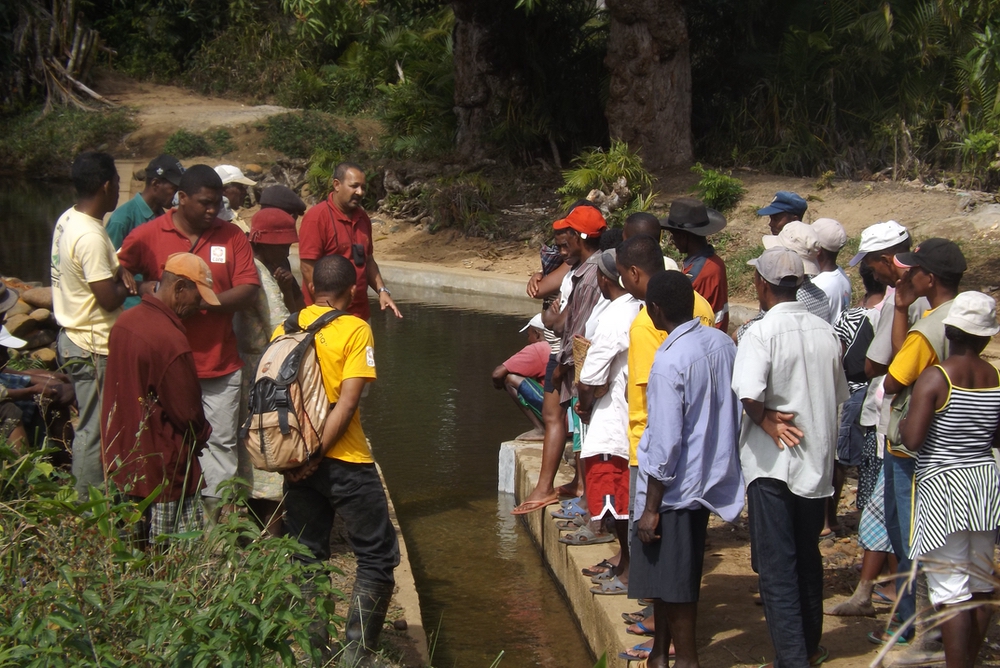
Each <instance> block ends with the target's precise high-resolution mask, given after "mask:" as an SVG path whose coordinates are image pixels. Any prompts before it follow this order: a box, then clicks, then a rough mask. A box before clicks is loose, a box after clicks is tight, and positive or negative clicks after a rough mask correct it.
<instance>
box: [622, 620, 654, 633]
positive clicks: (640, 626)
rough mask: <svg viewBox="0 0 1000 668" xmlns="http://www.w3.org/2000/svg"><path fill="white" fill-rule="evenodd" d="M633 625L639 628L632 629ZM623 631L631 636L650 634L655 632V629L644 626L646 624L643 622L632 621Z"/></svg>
mask: <svg viewBox="0 0 1000 668" xmlns="http://www.w3.org/2000/svg"><path fill="white" fill-rule="evenodd" d="M633 626H634V627H636V628H638V629H639V630H638V631H633V630H632V627H633ZM625 633H628V634H629V635H633V636H651V635H653V634H654V633H655V631H654V630H653V629H650V628H646V625H645V624H643V623H642V622H634V623H632V624H629V625H628V628H627V629H625Z"/></svg>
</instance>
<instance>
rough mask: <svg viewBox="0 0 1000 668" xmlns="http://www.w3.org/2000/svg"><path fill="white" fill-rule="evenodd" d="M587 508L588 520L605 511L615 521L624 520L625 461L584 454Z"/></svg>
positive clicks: (626, 496)
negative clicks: (588, 512)
mask: <svg viewBox="0 0 1000 668" xmlns="http://www.w3.org/2000/svg"><path fill="white" fill-rule="evenodd" d="M583 462H584V466H585V467H586V471H587V479H586V483H587V485H586V489H587V510H589V511H590V517H591V519H595V520H596V519H600V518H602V517H604V514H605V513H609V512H610V513H611V515H612V516H613V517H614V518H615V519H617V520H627V519H628V460H627V459H625V458H623V457H615V456H613V455H594V456H593V457H586V458H585V459H584V460H583Z"/></svg>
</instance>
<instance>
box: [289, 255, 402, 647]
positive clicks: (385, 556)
mask: <svg viewBox="0 0 1000 668" xmlns="http://www.w3.org/2000/svg"><path fill="white" fill-rule="evenodd" d="M356 283H357V275H356V272H355V270H354V265H353V264H351V261H350V260H348V259H347V258H345V257H343V256H340V255H328V256H326V257H324V258H321V259H319V260H317V261H316V266H315V267H314V269H313V275H312V281H311V282H310V284H309V286H308V287H309V290H310V292H311V293H312V294H313V295H314V303H313V305H312V306H309V307H307V308H306V309H304V310H303V311H300V312H299V325H301V326H302V327H306V326H308V325H309V324H310V323H312V322H313V321H314V320H316V319H317V318H319V317H320V316H321V315H323V314H324V313H327V312H329V311H330V310H332V309H338V310H341V311H346V310H347V308H348V307H349V306H350V305H351V303H352V302H353V300H354V292H355V290H356V287H355V286H356ZM283 331H284V328H283V327H278V329H277V330H275V336H278V335H280V334H282V333H283ZM315 342H316V356H317V359H318V360H319V365H320V369H321V371H322V374H323V385H324V387H325V389H326V394H327V397H328V398H329V399H330V403H331V404H332V405H333V408H332V410H331V411H330V414H329V415H328V416H327V418H326V422H324V423H323V429H322V446H321V447H322V452H321V453H320V454H321V455H322V456H320V457H314V458H313V459H310V460H309V461H308V462H307V463H305V464H303V465H302V466H300V467H299V468H297V469H293V470H291V471H288V472H286V473H285V481H286V484H285V527H286V531H287V533H288V535H290V536H294V537H295V538H297V539H298V540H299V542H301V543H302V544H303V545H305V546H306V547H307V548H309V551H310V552H311V554H310V555H302V556H301V557H300V558H301V559H302V560H303V561H306V562H316V561H325V560H326V559H328V558H329V557H330V530H331V529H332V528H333V517H334V513H335V512H336V513H339V514H340V516H341V517H342V518H343V519H344V524H345V525H346V527H347V535H348V538H349V539H350V544H351V547H352V549H353V550H354V554H355V556H356V557H357V560H358V568H357V578H356V580H355V583H354V592H353V594H352V596H351V604H350V608H349V609H348V612H347V622H346V625H345V630H344V641H343V642H344V646H343V649H342V650H341V653H340V659H339V661H338V663H341V664H343V665H347V666H354V665H358V664H359V663H360V662H361V661H362V660H363V659H364V658H365V657H366V656H368V655H369V654H371V652H372V649H373V648H374V647H376V646H377V645H378V638H379V633H380V632H381V630H382V623H383V622H384V621H385V613H386V610H387V609H388V607H389V599H390V598H391V597H392V590H393V586H394V584H395V579H394V577H393V570H394V569H395V568H396V566H397V565H398V564H399V545H398V543H397V542H396V531H395V529H394V528H393V526H392V522H391V521H390V519H389V507H388V504H387V502H386V499H385V492H384V490H383V489H382V481H381V479H380V478H379V475H378V471H377V470H376V468H375V462H374V460H373V459H372V454H371V450H370V449H369V447H368V442H367V440H366V439H365V434H364V431H362V429H361V419H360V417H359V414H358V404H359V402H360V401H361V392H362V390H364V388H365V385H366V384H367V383H369V382H371V381H373V380H375V352H374V348H373V342H372V330H371V327H369V325H368V323H367V322H365V321H364V320H362V319H361V318H358V317H356V316H353V315H349V314H347V313H345V314H344V315H342V316H340V317H339V318H337V319H335V320H334V321H333V322H331V323H330V324H329V325H327V326H326V327H324V328H323V329H321V330H320V331H319V332H317V334H316V340H315ZM307 585H308V583H307ZM305 589H306V592H305V594H306V595H309V594H311V593H312V592H313V591H315V589H314V588H313V587H305ZM318 626H322V628H323V630H317V631H316V633H315V635H314V638H313V640H314V642H319V643H320V644H321V645H322V646H325V645H326V643H327V641H328V638H329V636H328V635H327V634H326V633H325V622H322V623H321V624H319V625H318Z"/></svg>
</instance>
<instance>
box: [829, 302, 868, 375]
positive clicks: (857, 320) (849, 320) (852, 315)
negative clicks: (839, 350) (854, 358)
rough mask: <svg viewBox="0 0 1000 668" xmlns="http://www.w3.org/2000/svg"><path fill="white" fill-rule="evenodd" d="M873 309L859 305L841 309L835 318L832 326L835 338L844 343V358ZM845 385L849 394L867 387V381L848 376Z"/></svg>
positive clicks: (862, 352)
mask: <svg viewBox="0 0 1000 668" xmlns="http://www.w3.org/2000/svg"><path fill="white" fill-rule="evenodd" d="M874 310H875V309H867V308H864V307H861V306H859V307H857V308H852V309H847V310H846V311H841V313H840V317H838V318H837V322H836V323H835V324H834V326H833V331H835V332H837V338H839V339H840V342H841V343H842V344H843V345H844V350H845V353H844V356H845V358H846V356H847V355H848V354H850V352H851V346H853V345H854V341H855V339H857V337H858V333H859V332H860V331H861V326H862V325H864V324H865V322H869V323H870V322H872V314H873V312H874ZM873 329H874V328H873ZM866 350H867V346H866ZM860 352H861V354H862V355H864V353H865V351H864V350H863V351H860ZM847 386H848V387H849V388H850V390H851V394H854V393H855V392H857V391H858V390H862V389H865V388H867V387H868V383H867V382H864V383H862V382H858V381H853V380H851V379H850V378H848V379H847Z"/></svg>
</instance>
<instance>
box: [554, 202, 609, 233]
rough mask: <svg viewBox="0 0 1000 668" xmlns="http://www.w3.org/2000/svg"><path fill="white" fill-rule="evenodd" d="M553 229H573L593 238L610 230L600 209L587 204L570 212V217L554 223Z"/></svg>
mask: <svg viewBox="0 0 1000 668" xmlns="http://www.w3.org/2000/svg"><path fill="white" fill-rule="evenodd" d="M552 229H554V230H565V229H572V230H576V231H577V232H579V233H580V234H586V235H587V236H591V237H592V236H596V235H598V234H600V233H601V232H603V231H604V230H606V229H608V224H607V223H606V222H605V221H604V216H602V215H601V212H600V210H599V209H597V208H596V207H593V206H588V205H586V204H581V205H580V206H578V207H576V208H575V209H573V210H572V211H570V212H569V215H568V216H566V217H565V218H560V219H559V220H557V221H556V222H554V223H552Z"/></svg>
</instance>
